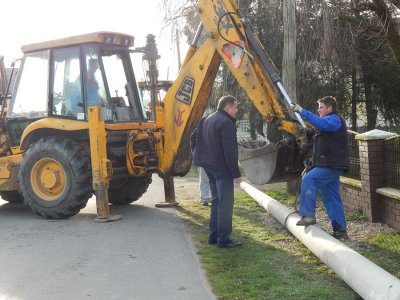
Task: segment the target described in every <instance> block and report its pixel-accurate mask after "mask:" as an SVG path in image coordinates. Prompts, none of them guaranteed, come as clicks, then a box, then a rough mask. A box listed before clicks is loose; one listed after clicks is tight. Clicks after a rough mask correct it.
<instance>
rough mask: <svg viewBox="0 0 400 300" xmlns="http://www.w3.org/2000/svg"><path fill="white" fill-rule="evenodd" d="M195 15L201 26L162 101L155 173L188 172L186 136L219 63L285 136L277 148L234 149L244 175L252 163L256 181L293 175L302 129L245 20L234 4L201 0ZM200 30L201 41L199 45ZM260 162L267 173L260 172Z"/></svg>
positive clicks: (298, 163) (301, 150) (202, 106)
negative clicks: (162, 135) (162, 121)
mask: <svg viewBox="0 0 400 300" xmlns="http://www.w3.org/2000/svg"><path fill="white" fill-rule="evenodd" d="M199 15H200V19H201V24H200V26H199V29H198V31H197V33H196V36H195V38H194V41H193V42H192V44H191V46H190V48H189V50H188V53H187V55H186V57H185V60H184V63H183V65H182V67H181V70H180V72H179V75H178V78H177V80H176V81H175V82H174V84H173V85H172V87H171V88H170V89H169V91H168V93H167V94H166V96H165V98H164V107H165V143H164V152H163V157H162V159H161V160H160V168H159V170H160V173H161V174H167V175H182V174H185V173H186V172H187V171H188V170H189V168H190V165H191V155H190V149H189V138H190V135H191V133H192V131H193V130H194V128H195V127H196V125H197V124H198V122H199V121H200V119H201V118H202V116H203V113H204V110H205V107H206V103H207V100H208V98H209V95H210V91H211V88H212V86H213V83H214V80H215V77H216V74H217V71H218V68H219V66H220V63H221V62H222V61H223V62H224V63H225V65H226V66H227V67H228V68H229V70H230V71H231V72H232V74H233V76H234V77H235V78H236V80H237V82H238V83H239V84H240V85H241V87H242V88H243V89H244V90H245V91H246V93H247V95H248V97H249V98H250V100H251V101H252V102H253V103H254V105H255V107H256V108H257V110H258V111H259V112H260V114H261V115H262V116H263V117H264V119H265V120H266V122H268V123H269V124H274V125H276V126H277V127H278V129H280V130H281V131H284V132H286V133H288V136H289V139H286V141H285V142H284V143H280V145H279V146H277V145H267V147H266V148H265V149H256V150H248V149H239V150H240V151H239V153H240V156H241V159H242V162H243V165H244V167H245V172H246V175H249V174H247V173H248V172H247V171H246V165H248V167H249V168H250V169H249V172H250V173H252V172H253V171H252V170H251V169H254V163H256V164H255V165H256V166H258V170H257V171H255V173H254V172H253V173H254V174H253V175H250V177H251V178H254V179H255V181H259V180H261V181H262V182H263V183H265V182H272V181H277V180H282V179H287V177H285V176H284V175H292V174H297V173H298V171H299V170H300V169H301V160H302V158H303V157H304V155H305V152H306V149H307V148H308V141H307V135H306V126H305V124H304V122H303V120H302V119H301V117H300V116H299V115H298V114H297V113H294V112H293V111H292V109H291V104H292V101H291V100H290V97H289V96H288V95H287V93H286V91H285V90H284V88H283V86H282V84H281V82H280V78H279V73H278V71H277V70H276V68H275V66H274V65H273V63H272V61H271V60H270V58H269V57H268V55H267V53H266V51H265V50H264V48H263V46H262V44H261V43H260V41H259V39H258V37H257V35H256V34H255V32H254V31H253V28H252V26H251V24H250V22H248V21H247V20H246V18H245V17H244V16H243V15H242V14H241V12H240V11H239V9H238V7H237V4H236V3H235V1H233V0H200V1H199ZM201 32H203V36H205V37H206V40H205V42H204V43H203V44H202V45H200V46H199V45H198V43H199V40H200V34H201ZM239 101H240V99H239ZM258 160H260V161H258ZM246 161H248V162H249V163H246ZM260 162H263V164H264V165H265V168H266V169H265V168H264V169H263V168H261V169H260V167H259V166H260ZM265 173H267V174H265ZM260 177H261V178H260ZM251 178H250V179H251ZM252 181H253V180H252ZM258 183H261V182H258Z"/></svg>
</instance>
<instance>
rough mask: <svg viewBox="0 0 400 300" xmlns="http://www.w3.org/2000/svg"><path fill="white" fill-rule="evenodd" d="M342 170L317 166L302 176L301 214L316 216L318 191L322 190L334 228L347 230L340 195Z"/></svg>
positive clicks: (323, 199)
mask: <svg viewBox="0 0 400 300" xmlns="http://www.w3.org/2000/svg"><path fill="white" fill-rule="evenodd" d="M341 174H342V171H341V170H337V169H332V168H320V167H315V168H313V169H312V170H311V171H309V172H308V173H307V174H305V175H304V176H303V178H302V182H301V192H300V214H301V215H302V216H306V217H314V216H315V208H316V203H317V192H318V190H319V191H320V194H321V197H322V201H323V203H324V206H325V208H326V212H327V214H328V217H329V219H330V221H331V225H332V228H333V230H338V231H346V219H345V216H344V208H343V202H342V199H341V197H340V181H339V178H340V175H341Z"/></svg>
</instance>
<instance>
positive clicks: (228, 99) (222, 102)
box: [217, 95, 237, 110]
mask: <svg viewBox="0 0 400 300" xmlns="http://www.w3.org/2000/svg"><path fill="white" fill-rule="evenodd" d="M235 103H237V99H236V98H235V97H233V96H231V95H227V96H222V97H221V98H220V99H219V101H218V106H217V109H218V110H223V109H224V108H225V107H227V106H228V105H233V104H235Z"/></svg>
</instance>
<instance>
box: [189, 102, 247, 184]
mask: <svg viewBox="0 0 400 300" xmlns="http://www.w3.org/2000/svg"><path fill="white" fill-rule="evenodd" d="M235 122H236V120H235V119H234V118H232V117H231V116H230V115H229V114H228V113H226V112H225V111H224V110H218V111H216V112H215V113H213V114H211V115H209V116H208V117H205V118H203V119H201V121H200V123H199V125H198V126H197V128H196V129H195V130H194V131H193V133H192V135H191V137H190V148H191V150H192V153H193V163H194V164H195V165H196V166H199V167H203V168H206V169H211V170H214V171H220V172H224V173H226V174H228V175H229V176H231V177H232V179H233V178H239V177H240V171H239V166H238V145H237V138H236V127H235Z"/></svg>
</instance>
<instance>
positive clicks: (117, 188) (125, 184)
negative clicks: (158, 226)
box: [108, 175, 152, 205]
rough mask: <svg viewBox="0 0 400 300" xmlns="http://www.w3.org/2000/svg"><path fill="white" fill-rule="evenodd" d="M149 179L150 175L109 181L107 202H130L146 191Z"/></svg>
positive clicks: (118, 203)
mask: <svg viewBox="0 0 400 300" xmlns="http://www.w3.org/2000/svg"><path fill="white" fill-rule="evenodd" d="M151 181H152V179H151V175H144V176H141V177H130V178H126V179H122V180H114V181H111V182H110V189H109V190H108V202H110V203H112V204H116V205H126V204H129V203H132V202H133V201H136V200H138V199H139V198H140V197H141V196H142V195H143V194H144V193H145V192H146V191H147V188H148V187H149V185H150V183H151Z"/></svg>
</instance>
